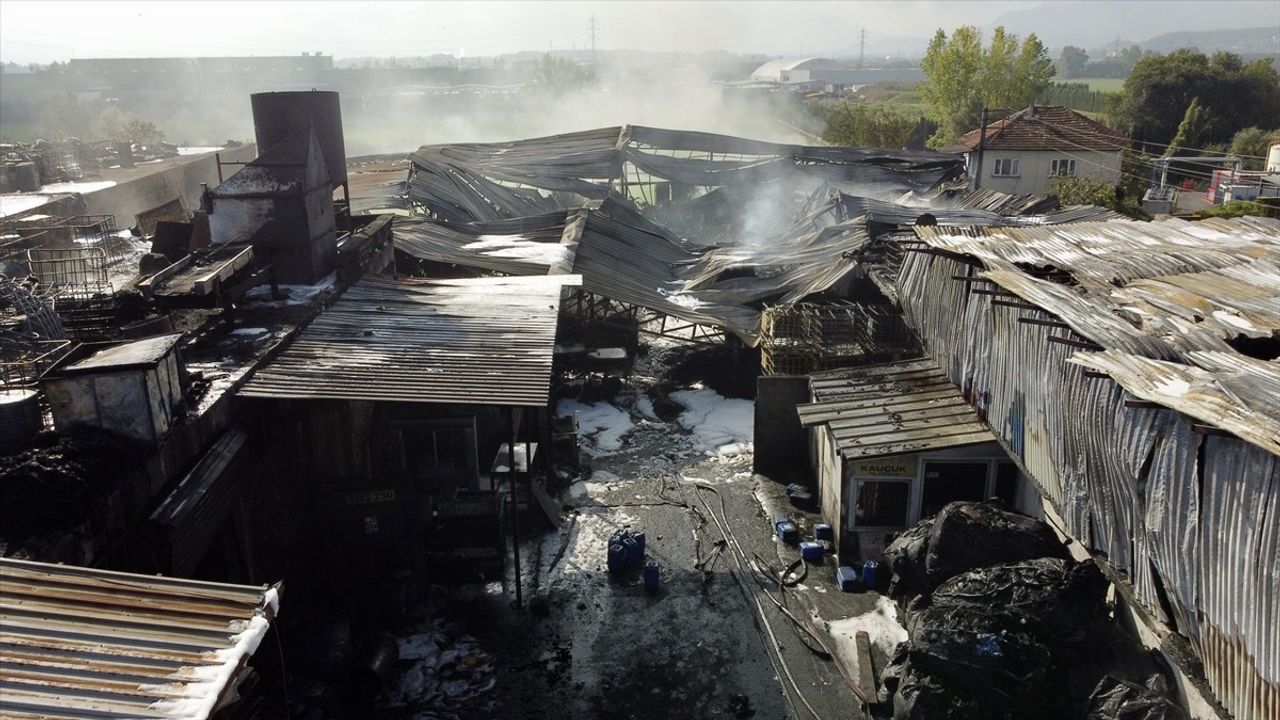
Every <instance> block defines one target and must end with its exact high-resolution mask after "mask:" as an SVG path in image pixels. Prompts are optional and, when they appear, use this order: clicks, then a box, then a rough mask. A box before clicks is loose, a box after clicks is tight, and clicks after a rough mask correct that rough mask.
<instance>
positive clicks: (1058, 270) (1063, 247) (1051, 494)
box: [897, 218, 1280, 720]
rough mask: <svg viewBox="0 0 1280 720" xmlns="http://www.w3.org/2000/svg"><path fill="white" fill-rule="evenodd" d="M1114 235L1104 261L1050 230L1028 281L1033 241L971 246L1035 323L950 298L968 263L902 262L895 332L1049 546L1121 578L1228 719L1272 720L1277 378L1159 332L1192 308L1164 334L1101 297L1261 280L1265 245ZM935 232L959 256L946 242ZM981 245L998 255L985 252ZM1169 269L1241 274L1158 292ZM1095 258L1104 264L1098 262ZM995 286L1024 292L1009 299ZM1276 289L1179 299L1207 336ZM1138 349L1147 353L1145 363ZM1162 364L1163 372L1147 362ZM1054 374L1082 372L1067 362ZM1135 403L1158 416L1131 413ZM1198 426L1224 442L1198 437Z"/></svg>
mask: <svg viewBox="0 0 1280 720" xmlns="http://www.w3.org/2000/svg"><path fill="white" fill-rule="evenodd" d="M1117 225H1119V226H1120V228H1119V229H1118V231H1117V232H1115V233H1113V234H1112V235H1111V236H1110V238H1111V240H1112V241H1113V242H1111V243H1110V245H1111V246H1110V247H1107V245H1108V243H1107V239H1106V236H1105V235H1104V234H1103V233H1102V232H1099V229H1098V228H1095V227H1090V226H1088V225H1084V226H1074V227H1063V228H1055V229H1054V230H1052V231H1051V234H1050V235H1049V236H1048V237H1051V238H1053V242H1052V243H1051V244H1050V245H1049V247H1050V248H1051V249H1052V252H1053V253H1054V255H1055V261H1054V263H1042V262H1037V258H1043V257H1044V256H1045V253H1043V252H1041V248H1042V247H1043V245H1042V244H1041V243H1040V242H1039V241H1036V240H1034V239H1030V240H1029V241H1028V242H1026V243H1024V244H1022V246H1021V247H1020V246H1019V242H1018V239H1019V236H1018V235H1017V233H1020V232H1023V230H1010V229H1007V228H1006V229H999V230H992V231H975V232H974V233H973V236H974V237H976V240H975V242H974V253H973V254H971V257H972V256H973V255H976V254H978V253H985V254H986V255H985V256H984V258H983V264H988V263H987V259H986V258H987V257H990V258H993V259H992V262H991V264H988V267H991V266H999V267H1001V268H1002V270H1001V271H1000V272H1002V273H1005V275H1004V276H1003V277H1000V278H999V279H998V282H999V283H1000V284H1001V286H1003V287H1004V288H1006V289H1008V290H1009V292H1012V293H1014V294H1015V295H1017V296H1018V297H1021V298H1022V299H1023V300H1025V301H1027V302H1029V303H1032V304H1033V305H1034V306H1038V307H1039V308H1043V310H1041V309H1038V308H1037V307H1033V306H1032V305H1028V304H1026V303H1024V302H1021V301H1017V300H1013V299H1010V298H1007V297H1000V296H999V295H994V294H991V293H990V292H987V293H977V292H973V291H972V290H973V285H974V283H973V282H957V281H956V280H955V279H954V278H956V277H957V276H962V277H976V272H975V268H974V267H973V265H974V263H973V260H972V259H971V257H962V256H959V255H955V254H952V253H950V252H948V253H937V252H933V251H931V252H909V253H906V258H905V260H904V262H903V265H902V269H901V273H900V275H899V276H898V279H897V286H898V297H899V298H900V299H901V303H902V306H903V314H904V317H905V318H906V319H907V321H908V323H909V324H911V325H912V327H914V328H915V329H916V330H917V332H918V333H919V335H920V337H921V340H922V342H923V343H924V344H925V347H926V348H928V351H929V352H930V354H931V355H932V356H933V357H934V358H935V359H936V360H937V362H938V364H939V365H940V366H941V367H943V368H944V369H945V370H946V372H947V374H948V376H949V377H950V378H951V379H952V381H953V382H955V383H957V384H960V385H962V386H964V387H965V388H966V389H967V392H968V394H969V396H970V397H972V398H975V399H976V400H977V404H978V405H979V407H980V409H981V412H982V417H983V418H984V419H985V421H986V422H987V423H988V425H989V426H990V427H991V428H992V430H993V431H994V432H995V433H996V434H997V435H998V436H1000V438H1001V439H1002V440H1003V441H1004V446H1005V447H1006V448H1007V449H1008V450H1009V452H1010V453H1011V454H1012V455H1014V456H1015V457H1017V458H1018V459H1019V460H1020V462H1021V464H1022V467H1023V468H1024V469H1025V471H1026V472H1027V475H1028V476H1029V477H1030V478H1032V479H1033V480H1034V481H1035V482H1036V484H1037V485H1038V486H1039V487H1040V488H1041V491H1042V492H1043V493H1044V495H1045V496H1046V497H1047V498H1048V499H1049V500H1050V501H1051V503H1052V504H1053V506H1054V508H1055V510H1056V511H1057V513H1058V515H1060V516H1061V518H1062V519H1063V526H1064V528H1065V529H1066V530H1067V531H1068V532H1069V533H1070V534H1071V535H1072V536H1073V537H1075V538H1076V539H1077V540H1079V541H1080V543H1081V545H1082V546H1084V547H1086V548H1089V549H1090V551H1091V552H1093V553H1094V554H1095V557H1098V558H1101V559H1102V560H1101V561H1102V562H1103V563H1105V564H1106V565H1109V566H1110V567H1112V568H1115V569H1116V570H1117V571H1118V572H1119V573H1120V574H1121V575H1122V576H1124V577H1127V578H1128V579H1129V581H1128V583H1127V584H1129V585H1131V587H1132V588H1133V591H1134V595H1135V598H1136V604H1139V605H1141V606H1142V607H1144V608H1145V611H1146V612H1147V613H1148V614H1150V615H1151V616H1152V617H1155V618H1157V619H1158V620H1163V622H1164V623H1166V624H1167V628H1166V629H1167V630H1168V631H1170V632H1176V633H1178V634H1180V635H1182V636H1183V637H1185V639H1186V641H1187V642H1188V643H1189V644H1190V646H1191V649H1192V651H1193V652H1194V654H1195V655H1196V656H1197V657H1198V658H1199V660H1200V661H1202V670H1203V674H1204V676H1205V677H1206V678H1207V680H1208V683H1209V686H1210V687H1211V688H1212V691H1213V693H1214V695H1215V696H1216V698H1217V700H1218V701H1220V702H1221V703H1222V704H1223V706H1225V707H1226V709H1227V710H1228V711H1229V712H1230V714H1231V715H1232V717H1235V718H1239V719H1240V720H1255V719H1256V720H1262V719H1263V718H1267V719H1268V720H1269V719H1270V718H1275V717H1277V716H1278V715H1277V712H1278V711H1280V644H1277V643H1276V641H1275V638H1276V637H1277V628H1276V620H1277V618H1278V617H1280V614H1278V613H1277V607H1280V605H1278V603H1280V592H1277V586H1276V582H1275V579H1276V578H1277V577H1280V552H1278V551H1277V548H1280V455H1278V454H1276V452H1275V449H1274V443H1275V438H1276V436H1277V435H1276V430H1275V423H1276V418H1277V417H1280V382H1277V377H1276V372H1277V363H1276V362H1275V361H1274V360H1273V361H1267V360H1258V359H1255V358H1251V357H1248V356H1246V355H1243V354H1241V353H1239V352H1237V351H1235V350H1233V349H1229V348H1228V349H1226V350H1223V349H1217V348H1216V347H1208V348H1203V349H1202V348H1198V347H1197V346H1196V343H1204V344H1205V345H1217V344H1221V343H1222V341H1221V340H1215V339H1214V338H1213V335H1212V333H1211V332H1209V331H1207V330H1199V331H1197V330H1194V329H1193V328H1188V329H1189V332H1188V333H1187V334H1185V335H1173V334H1171V333H1167V331H1165V330H1154V329H1153V328H1157V327H1160V328H1164V327H1174V326H1175V323H1177V322H1183V321H1182V320H1181V319H1180V318H1181V317H1182V316H1183V313H1184V312H1185V311H1187V310H1193V309H1194V303H1193V302H1187V301H1186V300H1185V299H1184V298H1182V297H1177V296H1174V295H1172V291H1170V297H1169V298H1168V299H1167V300H1166V301H1162V304H1164V305H1165V306H1166V310H1165V311H1163V312H1164V314H1163V315H1161V316H1160V317H1162V318H1163V319H1164V321H1165V322H1167V323H1168V325H1159V326H1158V325H1156V324H1154V323H1155V318H1154V317H1144V316H1141V315H1128V314H1126V312H1127V310H1126V308H1125V307H1123V306H1117V305H1116V304H1114V301H1113V299H1112V298H1113V293H1127V292H1129V291H1130V290H1131V289H1132V288H1133V287H1134V286H1135V285H1137V286H1139V287H1145V286H1146V283H1145V280H1144V278H1153V277H1155V278H1159V282H1160V283H1168V284H1169V285H1170V287H1181V286H1182V285H1181V284H1185V280H1186V279H1187V278H1188V277H1190V276H1192V275H1194V276H1202V274H1203V273H1208V272H1218V273H1232V272H1236V271H1237V270H1239V271H1240V274H1242V275H1244V276H1245V277H1249V278H1253V277H1255V276H1258V279H1259V280H1263V278H1261V277H1260V276H1261V275H1262V274H1263V273H1256V272H1254V271H1256V270H1257V269H1258V265H1257V262H1258V260H1259V259H1262V260H1267V258H1268V257H1269V256H1270V254H1271V253H1274V252H1275V250H1274V248H1275V245H1276V238H1277V237H1278V236H1280V232H1277V230H1278V229H1280V226H1278V225H1277V224H1276V223H1275V221H1269V220H1264V219H1261V218H1248V219H1246V218H1238V219H1235V220H1230V221H1226V220H1214V221H1205V222H1202V223H1198V224H1194V225H1192V224H1188V223H1185V222H1182V221H1176V222H1170V223H1149V224H1139V223H1117ZM933 232H934V231H932V230H931V231H928V232H927V233H926V234H930V235H932V234H933ZM945 232H946V233H947V234H948V236H949V237H951V238H955V241H956V242H957V243H959V242H962V241H961V240H960V239H959V238H960V237H961V234H960V233H957V232H954V231H952V230H946V231H945ZM990 235H1001V236H1003V237H1002V239H1000V240H994V239H992V238H990V237H989V236H990ZM1144 238H1145V240H1144ZM1197 238H1199V239H1197ZM948 242H950V240H949V241H948ZM984 242H989V243H992V244H994V245H995V246H996V247H982V244H983V243H984ZM930 244H932V243H930ZM959 247H963V246H957V248H956V249H958V248H959ZM1073 248H1074V255H1073ZM1250 248H1252V250H1250ZM1183 250H1188V251H1189V252H1190V253H1196V252H1200V253H1204V255H1203V256H1202V257H1205V258H1212V255H1210V254H1209V253H1212V252H1214V251H1218V252H1221V253H1224V254H1226V255H1230V254H1239V257H1238V258H1237V260H1236V262H1235V263H1234V264H1233V263H1231V262H1226V263H1221V264H1217V265H1212V266H1208V265H1202V266H1200V267H1197V266H1196V265H1195V264H1194V263H1192V264H1190V265H1189V266H1186V267H1185V269H1183V270H1179V271H1176V272H1173V273H1169V271H1168V268H1170V267H1171V266H1174V265H1177V264H1178V263H1184V265H1185V263H1186V261H1187V259H1188V258H1190V257H1194V256H1193V255H1191V254H1181V255H1180V253H1182V251H1183ZM1252 251H1257V253H1258V254H1257V255H1256V257H1254V256H1253V255H1251V254H1250V252H1252ZM1013 252H1022V253H1024V255H1023V256H1022V257H1025V258H1026V259H1027V261H1028V263H1029V265H1028V266H1023V267H1019V266H1016V265H1014V266H1010V265H1009V264H1007V256H1006V255H1005V254H1006V253H1013ZM1126 254H1127V255H1128V256H1129V257H1123V256H1124V255H1126ZM1099 255H1103V256H1106V257H1105V258H1104V260H1103V261H1098V260H1097V258H1098V256H1099ZM1002 258H1003V259H1004V261H1005V263H1004V264H1002ZM1112 258H1115V259H1116V262H1115V263H1114V264H1113V263H1111V262H1110V261H1111V259H1112ZM1268 261H1270V260H1268ZM1059 263H1061V264H1059ZM1047 264H1054V265H1055V270H1054V271H1053V272H1052V273H1051V275H1050V277H1051V278H1053V280H1047V279H1045V280H1041V279H1037V278H1035V277H1032V273H1035V272H1036V269H1037V268H1044V269H1047V268H1045V265H1047ZM1144 264H1145V265H1147V266H1149V267H1148V269H1147V270H1145V271H1143V266H1144ZM1108 266H1111V267H1123V268H1125V269H1126V272H1127V271H1128V269H1130V268H1131V269H1133V270H1135V271H1138V272H1139V273H1140V274H1139V275H1138V276H1137V277H1136V278H1133V279H1128V280H1120V281H1119V282H1117V283H1116V284H1115V285H1112V286H1109V287H1108V286H1107V285H1106V284H1105V283H1102V282H1098V279H1100V278H1104V277H1112V276H1113V274H1112V271H1111V270H1109V269H1108ZM1081 268H1083V269H1081ZM1246 269H1247V270H1248V271H1246ZM1077 272H1078V273H1079V274H1077ZM989 277H991V278H992V279H997V277H996V276H994V275H992V276H989ZM1008 278H1022V279H1024V281H1025V282H1024V283H1022V284H1019V285H1016V286H1015V285H1005V284H1004V282H1005V280H1006V279H1008ZM1275 282H1276V280H1275V279H1274V278H1273V279H1271V280H1270V281H1269V283H1270V284H1269V283H1268V281H1265V280H1264V281H1262V282H1258V283H1256V284H1255V283H1253V282H1252V281H1251V282H1250V283H1249V284H1250V285H1254V286H1255V288H1256V290H1258V291H1259V292H1258V293H1257V294H1255V295H1251V294H1250V293H1248V292H1243V291H1242V289H1241V288H1237V287H1234V286H1233V285H1231V284H1228V285H1227V286H1224V288H1223V289H1222V292H1220V293H1215V292H1214V291H1213V288H1211V287H1209V286H1208V284H1207V283H1200V279H1199V278H1197V279H1193V280H1192V281H1191V284H1192V285H1193V286H1197V287H1200V290H1198V291H1197V292H1198V293H1200V292H1201V291H1202V292H1203V300H1204V301H1205V303H1206V304H1205V306H1204V308H1205V309H1204V310H1202V311H1201V312H1202V313H1203V314H1202V315H1201V317H1206V316H1208V315H1210V314H1212V312H1213V310H1214V309H1215V308H1220V307H1221V306H1222V305H1225V304H1238V305H1240V306H1241V307H1246V306H1247V307H1250V308H1253V307H1258V306H1261V307H1268V306H1269V305H1268V303H1269V302H1274V300H1270V301H1269V300H1268V298H1275V297H1276V296H1277V293H1276V291H1275V285H1274V283H1275ZM1023 285H1025V286H1026V287H1032V288H1036V289H1037V290H1043V289H1044V288H1051V289H1050V290H1043V293H1042V294H1040V295H1034V296H1033V295H1031V294H1029V293H1028V294H1024V290H1023ZM1130 299H1132V298H1129V299H1126V300H1124V301H1123V302H1128V301H1129V300H1130ZM1195 302H1199V301H1198V300H1197V301H1195ZM1148 312H1150V311H1148ZM1055 316H1056V317H1055ZM1059 321H1062V322H1065V323H1066V324H1067V325H1069V326H1070V327H1071V328H1073V329H1075V330H1076V332H1079V333H1081V334H1082V335H1084V336H1085V337H1087V338H1088V339H1089V340H1092V341H1093V342H1094V343H1095V344H1099V345H1103V346H1104V349H1105V352H1101V353H1097V354H1087V353H1080V352H1078V351H1077V350H1074V349H1072V348H1071V347H1070V346H1069V345H1068V344H1064V343H1063V342H1060V341H1058V340H1061V339H1062V338H1063V335H1062V333H1063V330H1061V329H1058V328H1057V327H1056V326H1057V325H1058V323H1059ZM1191 321H1192V323H1188V324H1197V323H1194V321H1195V318H1194V317H1191ZM1198 324H1203V323H1198ZM1125 325H1128V329H1125V327H1124V326H1125ZM1274 331H1275V328H1274V326H1273V330H1272V332H1274ZM1161 333H1166V334H1161ZM1273 337H1274V336H1273ZM1051 338H1055V339H1056V340H1051ZM1066 339H1068V340H1071V339H1072V338H1070V336H1067V338H1066ZM1114 339H1118V341H1117V344H1115V345H1112V342H1113V340H1114ZM1121 342H1124V344H1121ZM1143 343H1155V344H1154V345H1150V346H1149V348H1148V349H1147V350H1144V345H1143ZM1262 344H1265V343H1262ZM1160 348H1163V350H1165V351H1168V352H1170V353H1171V354H1172V355H1173V356H1175V357H1173V358H1170V357H1162V356H1161V355H1159V354H1148V352H1149V351H1150V352H1153V353H1154V351H1156V350H1157V349H1160ZM1067 358H1074V359H1075V360H1076V361H1077V362H1074V363H1068V362H1063V361H1064V360H1066V359H1067ZM1082 360H1087V361H1088V363H1087V364H1093V365H1094V366H1104V367H1105V368H1106V370H1107V372H1108V373H1110V377H1111V378H1112V379H1113V380H1114V382H1113V381H1112V380H1107V379H1103V378H1100V377H1097V376H1095V375H1092V374H1086V373H1085V372H1084V368H1082V367H1081V364H1082V363H1081V362H1080V361H1082ZM1174 360H1176V361H1174ZM1113 370H1114V371H1115V372H1114V373H1113V372H1112V371H1113ZM1201 371H1203V374H1202V372H1201ZM1134 395H1138V396H1139V397H1144V399H1147V400H1150V401H1152V402H1154V403H1156V404H1160V405H1168V406H1169V407H1171V408H1173V410H1169V409H1164V408H1161V407H1152V406H1149V405H1147V404H1145V403H1139V404H1135V403H1133V402H1132V401H1133V400H1134V397H1133V396H1134ZM1197 423H1207V424H1209V425H1211V426H1216V427H1219V428H1222V429H1224V430H1226V431H1228V432H1230V433H1233V434H1234V435H1238V436H1239V437H1236V436H1234V435H1229V434H1226V433H1221V432H1208V433H1206V432H1203V428H1197V427H1196V424H1197ZM1183 669H1184V670H1186V669H1187V665H1185V664H1184V665H1183ZM1191 672H1192V675H1193V676H1194V675H1196V674H1199V673H1198V672H1197V671H1196V670H1191Z"/></svg>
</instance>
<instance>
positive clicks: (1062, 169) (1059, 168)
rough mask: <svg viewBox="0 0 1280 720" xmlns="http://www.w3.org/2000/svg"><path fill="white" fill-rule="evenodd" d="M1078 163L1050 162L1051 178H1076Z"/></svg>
mask: <svg viewBox="0 0 1280 720" xmlns="http://www.w3.org/2000/svg"><path fill="white" fill-rule="evenodd" d="M1075 176H1076V161H1075V160H1065V159H1064V160H1050V161H1049V177H1075Z"/></svg>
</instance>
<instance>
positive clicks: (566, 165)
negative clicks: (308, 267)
mask: <svg viewBox="0 0 1280 720" xmlns="http://www.w3.org/2000/svg"><path fill="white" fill-rule="evenodd" d="M410 160H411V163H412V168H411V170H410V177H409V182H408V192H407V195H408V197H407V200H408V201H409V203H410V204H412V205H414V206H415V207H416V208H417V209H418V210H419V212H420V213H421V217H420V218H418V219H411V220H408V221H404V222H400V223H398V224H397V227H396V247H397V248H398V249H400V250H402V251H404V252H406V253H408V254H410V255H412V256H414V257H417V258H419V259H423V260H429V261H434V262H444V263H450V264H456V265H462V266H466V267H472V268H478V269H482V270H487V271H492V272H500V273H505V274H510V275H534V274H559V273H569V272H572V273H575V274H578V275H581V276H582V288H583V290H584V291H587V292H590V293H594V294H597V295H600V296H603V297H607V298H610V299H613V300H617V301H621V302H625V303H629V304H632V305H636V306H640V307H643V308H647V309H649V310H653V311H657V312H660V313H663V314H666V315H670V316H673V317H677V318H680V319H683V320H686V321H688V322H691V323H696V324H700V325H708V326H714V327H719V328H724V329H727V330H729V331H731V332H733V333H734V334H735V335H737V336H738V337H740V338H742V339H743V340H744V341H746V342H748V343H751V344H754V343H755V342H756V337H757V333H758V325H759V317H760V306H761V304H763V303H764V302H773V303H778V304H789V303H794V302H798V301H800V300H801V299H803V298H804V297H806V296H809V295H812V294H814V293H819V292H822V291H824V290H827V289H829V288H831V287H833V286H834V285H835V284H836V283H837V282H839V281H840V280H841V279H842V278H843V277H844V276H845V275H846V274H848V272H849V271H850V270H852V269H853V267H854V266H855V265H857V263H858V260H859V257H860V254H861V253H862V251H863V250H865V249H866V248H867V246H868V245H869V244H870V242H871V240H872V237H873V234H874V232H877V231H879V230H882V229H883V227H880V226H893V225H909V224H912V223H914V222H915V221H916V220H917V219H919V218H920V217H921V216H922V215H923V214H925V213H929V214H932V215H933V216H934V219H935V220H936V221H937V222H939V223H941V224H944V225H1013V224H1053V223H1059V222H1077V221H1080V220H1082V219H1105V218H1111V217H1115V214H1114V213H1111V212H1110V211H1107V210H1103V209H1100V208H1083V209H1080V208H1075V209H1069V210H1067V211H1063V212H1062V213H1055V214H1049V215H1043V216H1024V217H1018V216H1013V217H1011V216H1009V215H1007V214H1001V212H998V211H994V210H990V209H986V207H987V206H990V207H995V208H998V209H999V210H1002V211H1007V208H1008V207H1013V208H1015V212H1016V211H1019V210H1021V211H1025V210H1027V209H1030V208H1035V209H1041V210H1043V209H1046V208H1047V207H1048V206H1049V203H1048V202H1047V201H1046V200H1045V199H1044V198H1026V197H1023V198H1014V197H1012V196H992V195H985V196H983V202H984V207H969V206H966V205H963V204H958V203H955V202H953V201H950V200H944V199H943V198H942V197H941V195H940V193H942V192H943V191H944V190H946V189H948V188H951V187H952V186H953V185H954V183H955V182H956V180H957V178H959V176H960V175H961V173H962V171H963V168H962V163H961V162H960V161H959V160H958V159H957V158H956V157H954V156H950V155H943V154H938V153H926V152H897V151H881V150H864V149H856V148H832V147H804V146H797V145H780V144H776V143H765V142H758V141H754V140H746V139H742V138H735V137H728V136H724V135H712V134H709V133H700V132H685V131H674V130H660V129H656V128H646V127H636V126H626V127H621V128H618V127H613V128H602V129H599V130H591V131H586V132H579V133H572V134H568V135H557V136H554V137H546V138H536V139H532V140H522V141H516V142H506V143H486V144H467V145H442V146H428V147H423V148H421V149H419V150H418V151H417V152H415V153H413V154H412V155H411V156H410ZM898 198H909V199H910V202H911V203H912V204H911V205H906V204H901V203H898V202H893V200H894V199H898ZM873 223H875V224H878V225H876V226H873Z"/></svg>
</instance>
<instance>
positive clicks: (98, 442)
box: [0, 429, 139, 553]
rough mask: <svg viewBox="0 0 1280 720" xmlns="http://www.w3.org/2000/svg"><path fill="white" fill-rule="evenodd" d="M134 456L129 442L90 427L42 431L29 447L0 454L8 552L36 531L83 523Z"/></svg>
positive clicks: (0, 506)
mask: <svg viewBox="0 0 1280 720" xmlns="http://www.w3.org/2000/svg"><path fill="white" fill-rule="evenodd" d="M138 457H139V453H138V451H137V446H136V445H135V444H134V443H131V442H130V441H128V440H125V439H123V438H121V437H119V436H116V435H113V434H111V433H107V432H102V431H95V430H89V429H83V430H77V431H75V432H69V433H60V434H56V435H55V434H53V433H45V434H43V435H41V436H40V437H39V438H38V439H37V442H36V444H35V446H34V447H32V448H30V449H28V450H26V451H24V452H22V453H19V454H17V455H10V456H5V457H0V477H3V478H4V482H0V528H3V533H4V538H3V540H4V541H5V543H6V544H7V545H8V549H9V552H10V553H11V552H12V551H13V550H14V549H15V548H16V547H17V546H18V543H20V542H21V541H24V540H27V539H29V538H31V537H33V536H35V535H39V534H41V533H44V532H47V531H51V530H69V529H71V528H73V527H75V526H77V525H79V524H81V523H83V522H84V521H85V519H86V517H88V512H87V511H88V508H90V507H91V506H93V505H94V504H95V503H96V502H98V501H99V500H101V499H102V498H104V497H105V496H106V495H107V494H108V493H109V492H110V491H111V490H112V489H113V488H114V487H116V485H117V484H118V481H119V480H120V478H122V477H124V476H125V475H126V474H127V473H128V472H129V470H130V469H131V468H133V467H135V463H136V461H137V458H138Z"/></svg>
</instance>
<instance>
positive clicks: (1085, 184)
mask: <svg viewBox="0 0 1280 720" xmlns="http://www.w3.org/2000/svg"><path fill="white" fill-rule="evenodd" d="M1052 184H1053V192H1054V193H1055V194H1056V195H1057V196H1058V202H1059V203H1061V204H1062V205H1064V206H1066V205H1100V206H1102V207H1111V206H1112V205H1113V204H1114V203H1115V201H1116V188H1115V186H1114V185H1112V184H1111V183H1108V182H1106V181H1105V180H1098V179H1096V178H1090V177H1065V176H1064V177H1059V178H1054V180H1053V183H1052Z"/></svg>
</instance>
